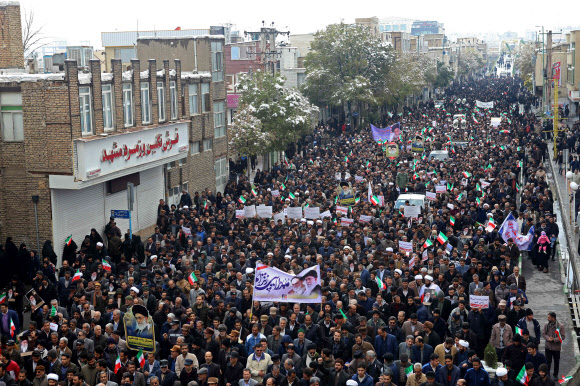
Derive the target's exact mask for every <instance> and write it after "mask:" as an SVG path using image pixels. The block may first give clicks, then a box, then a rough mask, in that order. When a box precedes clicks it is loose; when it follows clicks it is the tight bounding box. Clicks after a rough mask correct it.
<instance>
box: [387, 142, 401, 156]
mask: <svg viewBox="0 0 580 386" xmlns="http://www.w3.org/2000/svg"><path fill="white" fill-rule="evenodd" d="M385 153H386V155H387V158H389V159H395V158H399V146H398V145H397V143H396V142H389V143H387V147H386V151H385Z"/></svg>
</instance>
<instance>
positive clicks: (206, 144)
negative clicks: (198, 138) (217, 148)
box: [203, 138, 213, 151]
mask: <svg viewBox="0 0 580 386" xmlns="http://www.w3.org/2000/svg"><path fill="white" fill-rule="evenodd" d="M211 149H213V139H212V138H208V139H204V140H203V151H209V150H211Z"/></svg>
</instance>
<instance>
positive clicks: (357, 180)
mask: <svg viewBox="0 0 580 386" xmlns="http://www.w3.org/2000/svg"><path fill="white" fill-rule="evenodd" d="M363 179H364V177H363V176H354V181H355V182H362V180H363Z"/></svg>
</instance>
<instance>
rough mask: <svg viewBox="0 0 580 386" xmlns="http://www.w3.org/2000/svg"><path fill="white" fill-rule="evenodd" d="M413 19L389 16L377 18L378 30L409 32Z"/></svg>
mask: <svg viewBox="0 0 580 386" xmlns="http://www.w3.org/2000/svg"><path fill="white" fill-rule="evenodd" d="M414 22H415V19H408V18H404V17H389V18H384V19H380V20H379V31H380V32H406V33H409V34H410V33H411V26H412V25H413V23H414Z"/></svg>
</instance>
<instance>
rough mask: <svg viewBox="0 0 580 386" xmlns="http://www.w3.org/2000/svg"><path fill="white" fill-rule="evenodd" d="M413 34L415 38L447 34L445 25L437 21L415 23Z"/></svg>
mask: <svg viewBox="0 0 580 386" xmlns="http://www.w3.org/2000/svg"><path fill="white" fill-rule="evenodd" d="M411 34H412V35H415V36H421V35H431V34H445V28H444V27H443V23H439V22H437V21H419V20H417V21H414V22H413V25H412V26H411Z"/></svg>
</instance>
